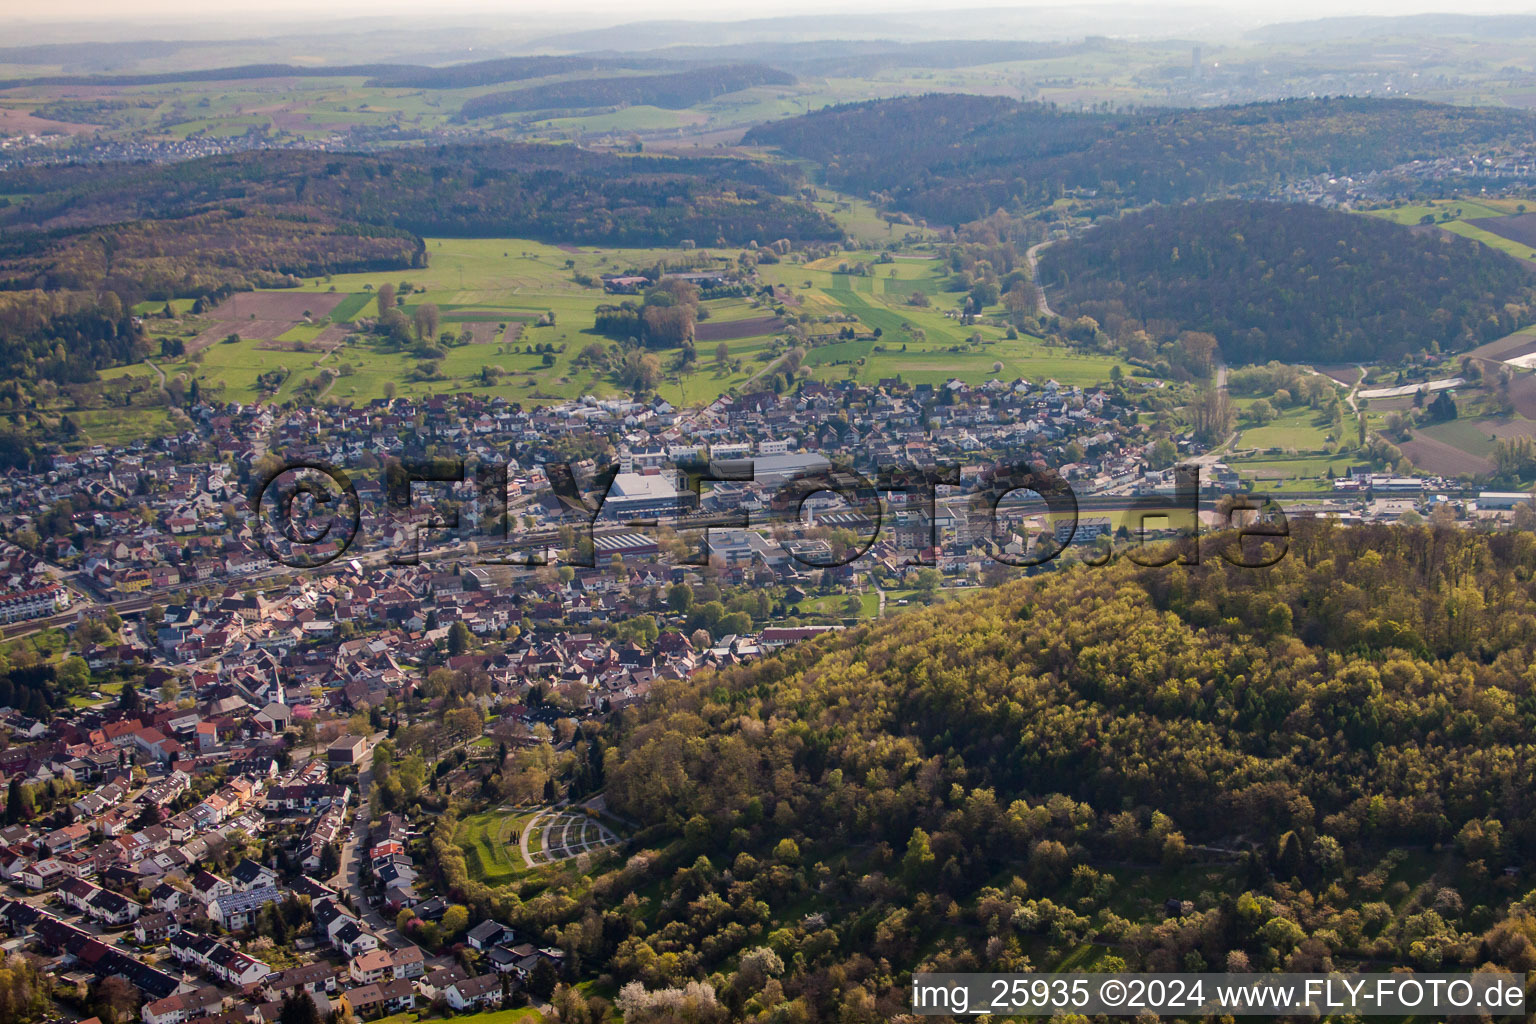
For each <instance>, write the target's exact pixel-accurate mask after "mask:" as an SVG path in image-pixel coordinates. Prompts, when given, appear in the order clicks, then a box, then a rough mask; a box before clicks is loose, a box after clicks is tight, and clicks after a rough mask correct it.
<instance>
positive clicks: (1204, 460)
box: [1188, 363, 1243, 466]
mask: <svg viewBox="0 0 1536 1024" xmlns="http://www.w3.org/2000/svg"><path fill="white" fill-rule="evenodd" d="M1216 390H1217V391H1226V390H1227V364H1226V363H1217V364H1216ZM1242 433H1243V432H1242V431H1241V430H1234V431H1232V433H1230V434H1228V435H1227V439H1226V440H1225V441H1223V442H1221V444H1219V445H1217V446H1216V447H1215V448H1212V449H1211V450H1210V451H1208V452H1206V453H1205V454H1204V455H1197V456H1195V457H1194V458H1192V459H1189V460H1188V461H1189V462H1191V463H1193V464H1194V465H1196V466H1209V465H1212V464H1213V463H1217V462H1220V461H1221V458H1222V456H1223V455H1225V454H1226V453H1227V451H1228V449H1230V448H1231V447H1232V446H1233V445H1234V444H1236V443H1237V439H1238V438H1239V437H1241V436H1242Z"/></svg>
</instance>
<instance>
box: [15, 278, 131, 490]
mask: <svg viewBox="0 0 1536 1024" xmlns="http://www.w3.org/2000/svg"><path fill="white" fill-rule="evenodd" d="M149 354H150V345H149V339H148V337H147V336H146V335H145V334H144V332H143V331H141V330H139V329H138V328H137V327H135V326H134V324H133V320H132V318H131V317H130V316H129V315H128V313H127V311H126V309H125V307H124V306H123V304H122V302H121V300H120V299H119V298H118V297H117V295H116V294H115V293H113V292H110V291H108V292H105V293H103V294H101V295H100V296H98V295H97V294H96V293H94V292H77V291H49V292H44V291H13V292H0V377H4V378H5V379H7V380H9V381H36V380H48V381H53V382H54V383H56V384H68V383H83V382H85V381H90V380H95V379H96V371H97V370H99V369H101V368H103V367H107V366H116V365H118V364H120V363H126V362H132V361H134V360H137V359H142V358H144V357H145V356H147V355H149ZM4 436H5V435H4V434H0V437H4ZM10 454H11V455H15V454H17V453H16V452H14V451H12V452H10ZM6 463H7V459H6V458H5V457H4V456H3V455H0V464H6Z"/></svg>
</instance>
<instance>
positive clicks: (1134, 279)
mask: <svg viewBox="0 0 1536 1024" xmlns="http://www.w3.org/2000/svg"><path fill="white" fill-rule="evenodd" d="M1040 280H1041V283H1042V284H1043V285H1044V286H1045V287H1046V289H1047V291H1048V293H1049V295H1050V300H1051V306H1052V308H1053V309H1055V310H1056V311H1057V312H1058V313H1061V314H1062V315H1064V316H1069V317H1078V316H1089V317H1092V318H1093V319H1094V320H1096V321H1098V323H1099V325H1100V326H1101V327H1102V328H1103V329H1104V330H1105V332H1106V333H1108V334H1109V335H1110V336H1111V337H1114V338H1119V339H1121V340H1126V339H1128V338H1129V337H1130V336H1131V335H1132V334H1133V333H1134V332H1137V331H1146V332H1147V333H1148V334H1149V335H1151V337H1152V340H1154V341H1170V340H1172V339H1173V338H1175V337H1176V336H1177V335H1178V334H1179V333H1180V332H1183V331H1201V332H1206V333H1209V334H1212V335H1214V336H1215V337H1216V340H1217V342H1218V343H1219V344H1220V346H1221V351H1222V355H1223V356H1224V357H1225V358H1226V361H1227V362H1229V363H1234V364H1236V363H1263V362H1267V361H1269V360H1271V359H1277V360H1280V361H1282V362H1323V363H1332V362H1341V361H1350V362H1353V361H1355V360H1371V361H1375V360H1383V359H1395V358H1397V357H1398V356H1401V355H1403V354H1404V353H1408V352H1417V351H1428V350H1430V349H1432V348H1434V347H1436V346H1438V347H1439V349H1440V350H1442V351H1457V350H1462V349H1467V348H1471V347H1473V346H1475V345H1477V344H1480V343H1482V342H1484V341H1489V340H1492V339H1494V338H1499V337H1503V336H1504V335H1506V334H1508V333H1510V332H1511V331H1514V330H1516V329H1517V328H1519V327H1522V326H1524V325H1525V324H1527V323H1529V322H1530V321H1531V319H1532V317H1533V310H1536V306H1533V303H1536V289H1533V286H1536V276H1533V275H1532V274H1531V272H1530V271H1529V270H1528V269H1527V268H1526V267H1524V266H1522V265H1521V264H1520V263H1519V262H1518V261H1516V260H1514V259H1512V258H1511V257H1509V256H1507V255H1505V254H1504V253H1500V252H1498V251H1496V250H1493V249H1490V248H1488V247H1486V246H1483V245H1480V244H1479V243H1477V242H1474V241H1471V240H1469V239H1465V238H1461V237H1458V236H1456V235H1452V234H1449V233H1447V232H1442V231H1438V230H1436V229H1432V228H1424V229H1420V228H1406V227H1401V226H1399V225H1396V224H1392V223H1390V222H1387V221H1383V220H1378V219H1376V218H1373V217H1359V216H1354V215H1352V214H1347V213H1338V212H1335V211H1331V210H1326V209H1323V208H1321V207H1317V206H1308V205H1303V204H1282V203H1258V202H1245V201H1242V200H1221V201H1217V202H1209V203H1194V204H1186V205H1181V206H1165V207H1154V208H1152V209H1148V210H1142V211H1138V212H1135V213H1131V214H1127V215H1126V216H1124V217H1122V218H1119V219H1117V220H1110V221H1100V222H1099V223H1098V224H1096V225H1095V226H1094V227H1093V228H1091V229H1089V230H1087V231H1085V232H1083V233H1082V234H1081V235H1079V236H1076V237H1073V238H1070V239H1067V240H1065V241H1062V242H1057V243H1055V244H1053V245H1051V246H1049V247H1048V248H1046V249H1044V250H1043V251H1042V252H1041V254H1040Z"/></svg>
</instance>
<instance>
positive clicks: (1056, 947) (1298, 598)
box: [503, 524, 1536, 1021]
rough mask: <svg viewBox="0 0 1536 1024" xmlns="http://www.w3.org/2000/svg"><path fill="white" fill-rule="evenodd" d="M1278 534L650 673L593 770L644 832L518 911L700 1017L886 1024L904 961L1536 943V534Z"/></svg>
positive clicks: (1352, 959)
mask: <svg viewBox="0 0 1536 1024" xmlns="http://www.w3.org/2000/svg"><path fill="white" fill-rule="evenodd" d="M1292 529H1293V533H1294V537H1293V540H1292V543H1291V549H1290V552H1289V554H1288V555H1287V557H1285V558H1282V559H1281V560H1280V561H1279V563H1278V564H1277V565H1275V566H1273V567H1272V568H1269V569H1264V570H1254V569H1242V568H1235V567H1233V566H1231V565H1229V564H1227V563H1226V562H1224V561H1223V560H1221V559H1219V558H1217V557H1215V556H1214V553H1212V552H1207V556H1206V558H1205V559H1204V560H1203V562H1202V564H1201V565H1199V566H1196V567H1184V568H1178V567H1166V568H1158V569H1144V568H1140V567H1137V566H1134V565H1131V564H1129V563H1128V562H1126V561H1124V560H1121V561H1119V562H1118V563H1116V564H1115V565H1113V566H1111V567H1109V568H1103V569H1093V568H1079V569H1076V570H1071V571H1063V572H1059V573H1053V574H1050V575H1047V576H1042V577H1038V578H1036V579H1033V580H1028V581H1020V582H1015V583H1011V584H1006V585H1003V586H1001V587H998V588H996V589H992V590H989V591H986V592H984V593H981V594H978V595H976V596H971V597H965V598H961V599H958V600H954V601H951V602H947V603H945V604H942V605H940V606H937V607H934V608H930V609H927V610H922V611H916V612H910V613H907V614H904V615H901V616H898V617H897V618H895V619H892V620H887V621H885V622H882V623H879V624H876V625H873V626H861V627H858V628H855V629H852V630H849V631H847V632H845V633H842V634H840V635H837V636H835V637H828V638H823V639H821V640H819V641H815V642H810V643H806V644H804V645H801V646H799V647H796V648H793V649H791V650H789V651H787V652H785V653H782V654H780V655H778V656H776V657H770V658H766V659H764V660H762V661H761V662H758V663H755V664H752V665H748V666H744V667H737V668H732V669H729V670H725V671H722V672H720V673H719V674H717V675H709V676H704V677H694V678H693V679H690V680H686V681H679V682H661V681H659V682H658V683H657V685H656V688H655V689H654V690H653V692H652V694H651V697H650V699H648V700H647V701H646V702H645V703H643V704H640V705H637V706H636V707H634V708H633V709H631V710H629V711H627V712H626V713H625V714H626V718H625V722H624V726H623V730H622V737H621V739H620V742H619V743H618V744H617V746H615V747H614V748H613V749H612V750H611V751H610V752H609V755H608V758H607V762H606V763H607V768H606V773H605V774H606V777H607V783H608V788H607V798H608V804H609V806H610V807H612V808H614V809H616V810H617V811H618V812H619V813H622V814H624V815H627V816H629V817H631V818H633V819H636V820H638V821H639V822H641V823H642V824H644V825H647V826H650V829H649V830H648V831H646V832H642V833H641V835H640V837H639V842H640V843H641V844H643V845H645V846H646V847H648V848H649V852H646V853H644V854H640V855H638V856H634V857H631V858H630V860H629V862H628V864H627V865H626V866H624V867H623V868H622V869H617V870H614V871H612V872H610V873H608V874H605V875H603V876H602V877H600V878H598V879H596V881H595V884H594V886H593V889H592V891H591V892H587V893H585V894H578V895H572V890H568V889H564V888H562V889H561V890H559V891H546V892H542V893H539V894H538V895H537V897H536V898H535V897H534V896H533V895H532V894H531V893H530V894H529V899H528V902H526V903H519V902H517V901H516V900H510V901H507V902H505V904H504V906H503V909H506V910H508V911H509V912H510V913H512V914H513V919H514V921H516V922H518V923H520V924H523V925H526V926H533V927H548V928H549V929H550V930H549V931H547V932H545V933H544V934H546V936H557V937H559V938H560V939H561V940H562V941H565V940H567V939H569V940H570V945H571V948H572V949H573V950H575V951H576V952H578V953H579V955H580V956H581V957H582V959H583V961H584V962H589V963H592V962H596V963H607V964H610V965H611V966H610V968H609V969H610V970H611V971H612V972H613V973H614V974H615V976H616V978H617V980H618V981H619V983H623V982H626V981H629V980H639V981H641V982H642V983H643V984H645V985H646V986H648V987H651V988H656V987H664V986H682V985H683V984H684V983H685V982H687V981H688V980H690V979H692V978H700V977H707V978H710V979H711V981H712V983H713V987H714V988H715V990H716V991H717V992H718V993H719V994H720V999H721V1001H722V1002H724V1003H726V1004H728V1006H729V1008H730V1013H729V1014H724V1015H722V1016H721V1017H720V1018H715V1017H708V1018H700V1019H724V1018H725V1017H727V1016H728V1017H729V1019H735V1020H764V1021H767V1020H777V1019H794V1020H802V1021H838V1020H841V1021H848V1020H857V1021H866V1020H867V1021H876V1020H888V1019H891V1018H892V1017H893V1016H894V1015H896V1014H897V1013H900V1012H902V1011H903V1008H904V1007H905V1006H906V1005H907V1003H906V998H907V997H906V995H905V994H904V992H903V988H902V986H903V983H904V981H905V978H906V974H907V972H909V971H911V970H913V969H916V968H920V967H921V968H928V969H941V970H944V969H947V970H957V971H967V970H970V971H975V970H994V971H995V970H1003V971H1008V970H1021V969H1028V968H1029V967H1030V966H1033V967H1035V968H1037V969H1042V970H1049V969H1052V968H1053V967H1054V966H1055V965H1056V964H1058V963H1059V962H1060V961H1061V959H1062V958H1063V957H1065V956H1067V955H1068V954H1071V953H1073V951H1074V950H1081V949H1083V948H1084V947H1082V946H1081V945H1080V944H1082V943H1100V944H1103V945H1105V946H1107V947H1108V948H1109V955H1110V956H1111V958H1112V959H1111V960H1107V961H1101V962H1102V963H1107V964H1112V965H1120V966H1129V967H1130V968H1132V969H1152V970H1181V969H1182V970H1203V969H1207V968H1211V969H1216V970H1222V969H1232V970H1248V969H1250V965H1251V967H1252V969H1257V970H1267V969H1270V968H1278V967H1282V966H1283V967H1287V968H1289V969H1291V970H1328V969H1330V967H1332V966H1334V965H1337V966H1339V967H1342V968H1349V967H1352V966H1355V965H1358V964H1360V963H1361V962H1362V961H1363V960H1366V959H1369V958H1381V959H1384V960H1386V961H1389V962H1391V963H1394V964H1408V965H1412V966H1413V967H1414V968H1415V969H1420V970H1424V969H1443V970H1461V969H1468V968H1471V967H1473V966H1476V965H1480V964H1483V963H1485V962H1492V963H1496V964H1500V965H1502V966H1504V967H1507V968H1511V969H1515V970H1522V971H1523V970H1526V969H1529V968H1532V967H1536V946H1533V944H1532V938H1533V936H1536V917H1533V916H1532V915H1533V909H1536V893H1532V894H1531V895H1530V896H1527V895H1526V893H1527V890H1529V889H1530V886H1531V884H1532V883H1531V882H1530V880H1529V878H1528V877H1518V875H1517V874H1507V873H1506V872H1505V871H1504V868H1505V866H1506V865H1517V864H1521V863H1528V862H1529V861H1530V858H1531V857H1532V855H1533V852H1536V791H1533V790H1532V788H1531V786H1530V785H1529V780H1530V778H1531V773H1532V771H1533V770H1536V743H1533V742H1532V739H1531V737H1532V735H1533V729H1536V699H1533V697H1532V691H1531V684H1530V679H1529V672H1528V669H1527V666H1528V665H1529V664H1530V663H1531V660H1532V658H1533V656H1536V646H1533V644H1536V641H1533V639H1532V638H1533V637H1536V583H1533V582H1532V581H1533V580H1536V536H1533V535H1532V534H1531V533H1529V532H1515V533H1505V534H1477V533H1472V532H1469V531H1458V530H1443V531H1437V532H1432V531H1431V530H1429V529H1428V528H1414V529H1410V528H1391V527H1368V528H1358V529H1348V530H1337V529H1334V528H1331V527H1329V526H1328V525H1326V524H1321V525H1314V524H1293V526H1292ZM1431 844H1444V846H1443V847H1440V846H1434V847H1432V846H1431ZM1202 846H1203V847H1204V848H1202ZM1195 863H1203V864H1204V865H1206V866H1207V867H1208V868H1209V869H1210V870H1212V871H1214V874H1205V873H1202V871H1201V870H1195V869H1193V868H1191V867H1190V865H1192V864H1195ZM1168 899H1172V900H1174V901H1175V902H1176V903H1182V902H1184V901H1187V906H1188V909H1183V908H1181V910H1180V912H1179V913H1178V914H1176V915H1173V916H1168V915H1167V914H1166V913H1165V910H1164V903H1165V902H1166V901H1167V900H1168ZM562 921H563V922H569V924H568V925H566V924H561V923H560V922H562ZM761 946H766V947H769V948H770V949H771V950H772V951H773V953H774V955H775V959H776V960H777V961H778V969H777V970H770V971H768V975H769V976H773V977H772V980H771V981H770V980H768V979H767V978H765V977H764V976H763V975H762V974H761V973H760V972H759V973H757V974H756V975H755V976H747V975H748V967H747V961H748V960H749V959H752V958H756V957H758V956H760V954H759V953H756V952H752V950H754V949H755V948H756V947H761ZM1087 955H1088V957H1089V959H1088V960H1086V961H1083V962H1082V965H1083V966H1087V965H1088V964H1090V963H1092V962H1093V960H1094V958H1095V957H1097V956H1098V955H1099V954H1098V953H1095V952H1093V951H1089V952H1088V954H1087ZM610 957H611V959H610ZM738 957H739V958H740V966H738V960H737V958H738ZM715 972H718V973H715ZM784 1004H794V1005H793V1007H792V1008H786V1007H785V1006H784Z"/></svg>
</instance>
